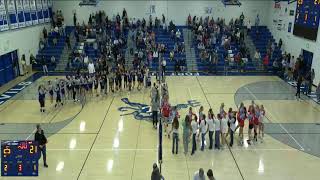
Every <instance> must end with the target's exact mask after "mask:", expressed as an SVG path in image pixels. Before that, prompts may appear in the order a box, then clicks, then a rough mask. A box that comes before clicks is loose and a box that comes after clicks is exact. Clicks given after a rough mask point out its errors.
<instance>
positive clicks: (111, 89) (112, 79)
mask: <svg viewBox="0 0 320 180" xmlns="http://www.w3.org/2000/svg"><path fill="white" fill-rule="evenodd" d="M108 79H109V92H114V90H113V81H114V78H113V72H110V74H109V77H108Z"/></svg>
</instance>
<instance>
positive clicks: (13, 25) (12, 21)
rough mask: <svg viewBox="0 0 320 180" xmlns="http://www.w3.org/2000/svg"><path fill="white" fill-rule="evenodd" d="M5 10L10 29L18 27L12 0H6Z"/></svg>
mask: <svg viewBox="0 0 320 180" xmlns="http://www.w3.org/2000/svg"><path fill="white" fill-rule="evenodd" d="M7 10H8V15H9V22H10V29H16V28H18V27H19V24H18V19H17V11H16V6H15V3H14V0H7Z"/></svg>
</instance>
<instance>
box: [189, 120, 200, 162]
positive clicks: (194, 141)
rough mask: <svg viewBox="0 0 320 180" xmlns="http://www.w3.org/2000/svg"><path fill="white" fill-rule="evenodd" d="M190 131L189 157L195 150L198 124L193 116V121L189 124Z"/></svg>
mask: <svg viewBox="0 0 320 180" xmlns="http://www.w3.org/2000/svg"><path fill="white" fill-rule="evenodd" d="M191 120H192V119H191ZM191 130H192V150H191V156H192V155H193V154H194V153H195V152H196V150H197V142H196V135H197V131H198V123H197V117H196V116H194V119H193V120H192V122H191Z"/></svg>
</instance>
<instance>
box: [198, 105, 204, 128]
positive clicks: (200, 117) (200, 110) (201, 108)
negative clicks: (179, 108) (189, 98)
mask: <svg viewBox="0 0 320 180" xmlns="http://www.w3.org/2000/svg"><path fill="white" fill-rule="evenodd" d="M203 111H204V109H203V106H200V108H199V122H198V123H199V125H200V123H201V121H202V120H203V119H202V118H203V115H204V113H203Z"/></svg>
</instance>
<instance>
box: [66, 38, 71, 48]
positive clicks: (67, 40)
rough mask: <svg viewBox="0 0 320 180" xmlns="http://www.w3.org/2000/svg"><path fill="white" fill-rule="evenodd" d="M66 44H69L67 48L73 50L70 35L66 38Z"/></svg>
mask: <svg viewBox="0 0 320 180" xmlns="http://www.w3.org/2000/svg"><path fill="white" fill-rule="evenodd" d="M66 44H67V48H68V49H71V42H70V36H69V35H67V36H66Z"/></svg>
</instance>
